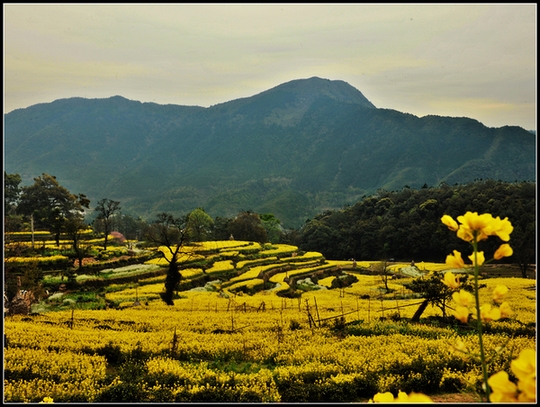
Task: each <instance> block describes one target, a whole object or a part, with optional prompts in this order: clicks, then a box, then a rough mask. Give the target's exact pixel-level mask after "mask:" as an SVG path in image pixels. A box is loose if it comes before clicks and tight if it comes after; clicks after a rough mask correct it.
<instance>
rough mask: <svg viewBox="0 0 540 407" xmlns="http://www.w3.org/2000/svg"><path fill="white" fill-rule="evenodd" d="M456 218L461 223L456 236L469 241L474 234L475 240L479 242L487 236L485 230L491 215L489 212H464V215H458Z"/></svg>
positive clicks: (491, 218)
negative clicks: (479, 213) (480, 213)
mask: <svg viewBox="0 0 540 407" xmlns="http://www.w3.org/2000/svg"><path fill="white" fill-rule="evenodd" d="M457 220H458V222H459V223H461V225H460V226H459V229H458V231H457V236H458V237H459V238H460V239H462V240H465V241H466V242H470V241H472V240H473V239H474V237H475V235H476V241H477V242H479V241H481V240H485V239H487V238H488V236H489V235H488V234H487V233H486V230H487V229H488V227H489V224H490V222H491V221H492V220H493V217H492V216H491V215H490V214H489V213H484V214H482V215H478V212H466V213H465V215H461V216H458V218H457Z"/></svg>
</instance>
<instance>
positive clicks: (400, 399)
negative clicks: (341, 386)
mask: <svg viewBox="0 0 540 407" xmlns="http://www.w3.org/2000/svg"><path fill="white" fill-rule="evenodd" d="M392 402H395V403H433V400H431V398H430V397H429V396H426V395H425V394H423V393H415V392H411V393H410V394H407V393H405V392H403V391H399V392H398V396H397V397H396V398H395V399H394V395H393V394H392V393H390V392H389V391H387V392H384V393H377V394H375V395H374V396H373V399H370V400H369V402H368V403H392Z"/></svg>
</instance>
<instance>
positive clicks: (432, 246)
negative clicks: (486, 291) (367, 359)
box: [293, 180, 536, 270]
mask: <svg viewBox="0 0 540 407" xmlns="http://www.w3.org/2000/svg"><path fill="white" fill-rule="evenodd" d="M535 185H536V184H535V183H534V182H513V183H508V182H502V181H494V180H485V181H482V180H477V181H475V182H471V183H469V184H464V185H454V186H452V187H450V186H449V185H446V184H443V185H441V186H439V187H425V188H421V189H418V190H416V189H412V188H403V189H402V190H401V191H393V192H388V191H385V190H379V191H378V192H377V194H376V195H371V196H365V197H363V198H362V199H361V200H360V201H358V202H357V203H355V204H354V205H352V206H348V207H345V208H343V209H341V210H334V211H325V212H323V213H321V214H319V215H317V216H315V217H314V218H313V219H311V220H308V221H307V222H306V224H305V225H304V227H303V228H302V229H301V230H300V232H299V234H298V235H297V236H296V237H295V239H294V241H293V244H295V245H297V246H298V247H299V248H301V249H303V250H306V251H307V250H309V251H319V252H321V253H322V254H323V255H324V256H325V257H326V258H331V259H345V258H355V259H357V260H372V259H374V258H385V259H388V258H394V259H396V260H398V261H411V259H414V260H415V261H416V262H420V261H434V262H443V261H444V259H445V258H446V256H447V255H448V254H450V253H452V250H458V251H461V252H467V251H468V250H469V247H468V244H467V243H466V242H458V244H457V245H456V243H455V241H454V240H453V239H452V236H451V234H449V233H447V230H448V229H447V227H446V226H445V225H444V224H442V222H441V221H440V219H441V217H442V216H443V215H444V214H448V215H450V216H453V217H457V216H459V215H461V214H463V213H465V212H466V211H474V212H478V213H486V212H487V213H496V214H497V216H500V217H501V219H504V218H505V217H508V219H509V220H510V221H511V223H512V225H513V226H514V231H513V233H512V236H511V239H512V240H511V242H510V243H511V245H512V248H513V249H514V255H513V256H512V257H509V258H505V259H504V260H502V261H505V262H518V263H520V264H521V265H522V267H523V269H525V270H526V268H527V264H531V263H534V254H535V253H536V247H535V244H534V238H533V236H534V233H533V230H534V228H535V225H536V218H535V213H536V210H535V208H536V194H535V190H536V186H535ZM496 246H497V242H495V241H488V242H486V245H485V250H486V251H487V252H488V253H493V252H495V250H496V248H497V247H496Z"/></svg>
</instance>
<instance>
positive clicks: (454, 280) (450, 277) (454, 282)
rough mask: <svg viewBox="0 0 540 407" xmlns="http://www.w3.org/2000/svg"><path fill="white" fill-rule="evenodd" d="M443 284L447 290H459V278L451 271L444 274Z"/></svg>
mask: <svg viewBox="0 0 540 407" xmlns="http://www.w3.org/2000/svg"><path fill="white" fill-rule="evenodd" d="M442 282H443V284H444V285H446V286H447V287H449V288H453V289H457V288H459V277H456V276H455V275H454V273H452V272H451V271H447V272H446V273H444V279H443V281H442Z"/></svg>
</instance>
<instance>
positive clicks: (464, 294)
mask: <svg viewBox="0 0 540 407" xmlns="http://www.w3.org/2000/svg"><path fill="white" fill-rule="evenodd" d="M452 299H453V300H454V301H455V302H457V303H458V304H459V305H461V306H462V307H469V306H471V305H472V304H473V302H474V297H473V296H472V294H471V293H470V292H468V291H465V290H459V292H455V293H453V294H452Z"/></svg>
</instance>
